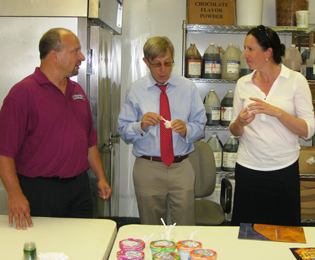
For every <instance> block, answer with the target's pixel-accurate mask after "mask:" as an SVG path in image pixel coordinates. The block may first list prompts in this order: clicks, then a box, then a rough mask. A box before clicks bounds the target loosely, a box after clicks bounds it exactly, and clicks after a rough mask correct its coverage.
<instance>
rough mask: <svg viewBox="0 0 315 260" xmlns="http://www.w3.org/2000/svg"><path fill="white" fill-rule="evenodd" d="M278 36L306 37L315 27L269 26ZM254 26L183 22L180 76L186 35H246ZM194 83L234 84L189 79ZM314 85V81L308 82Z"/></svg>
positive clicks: (183, 71) (314, 30)
mask: <svg viewBox="0 0 315 260" xmlns="http://www.w3.org/2000/svg"><path fill="white" fill-rule="evenodd" d="M269 27H270V28H271V29H272V30H274V31H276V32H277V33H278V34H280V35H292V34H294V35H299V36H300V35H308V34H314V33H315V27H308V28H298V27H296V26H269ZM252 28H255V26H236V25H204V24H187V22H186V20H184V21H183V42H182V43H183V44H182V45H183V46H182V75H183V76H184V75H185V52H186V49H187V33H208V34H246V33H247V32H248V31H249V30H250V29H252ZM191 80H192V81H193V82H195V83H236V81H235V80H224V79H219V80H214V79H201V78H200V79H199V78H198V79H196V78H194V79H191ZM309 84H315V80H312V81H309Z"/></svg>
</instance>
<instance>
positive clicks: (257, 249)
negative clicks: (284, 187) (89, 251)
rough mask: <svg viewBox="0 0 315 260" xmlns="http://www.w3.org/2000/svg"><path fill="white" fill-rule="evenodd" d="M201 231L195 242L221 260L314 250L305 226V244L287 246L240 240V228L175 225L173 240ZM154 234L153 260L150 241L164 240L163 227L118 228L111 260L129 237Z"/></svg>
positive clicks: (288, 258)
mask: <svg viewBox="0 0 315 260" xmlns="http://www.w3.org/2000/svg"><path fill="white" fill-rule="evenodd" d="M196 230H198V232H197V233H196V235H195V236H194V238H193V239H194V240H197V241H200V242H201V243H202V245H203V248H207V249H212V250H214V251H216V252H217V254H218V259H220V260H232V259H233V260H234V259H235V260H253V259H255V260H260V259H262V260H266V259H268V260H274V259H277V260H282V259H283V260H294V259H296V258H295V257H294V256H293V254H292V253H291V250H290V248H304V247H315V227H304V232H305V237H306V242H307V243H306V244H304V243H285V242H273V241H256V240H244V239H238V232H239V227H226V226H222V227H205V226H175V227H174V229H173V232H172V234H171V240H173V241H174V242H178V241H180V240H184V239H189V237H190V235H191V233H192V232H195V231H196ZM152 233H154V236H153V237H152V238H150V239H149V240H148V241H147V243H146V247H145V250H144V253H145V260H151V259H152V256H151V251H150V245H149V244H150V242H151V241H153V240H158V239H161V234H163V233H164V227H163V226H154V225H126V226H123V227H121V228H120V229H119V231H118V234H117V237H116V240H115V243H114V246H113V249H112V252H111V254H110V257H109V260H116V259H117V257H116V253H117V251H118V250H119V241H120V240H122V239H126V238H140V239H142V238H143V237H144V236H145V235H146V236H147V237H148V236H150V235H151V234H152Z"/></svg>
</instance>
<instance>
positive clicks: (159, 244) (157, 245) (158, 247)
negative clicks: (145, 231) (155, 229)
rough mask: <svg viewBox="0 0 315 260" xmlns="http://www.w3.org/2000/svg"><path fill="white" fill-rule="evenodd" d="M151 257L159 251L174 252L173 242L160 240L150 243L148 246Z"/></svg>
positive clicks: (174, 245)
mask: <svg viewBox="0 0 315 260" xmlns="http://www.w3.org/2000/svg"><path fill="white" fill-rule="evenodd" d="M150 248H151V252H152V256H153V255H154V254H155V253H157V252H161V251H175V249H176V244H175V242H173V241H170V240H167V239H162V240H155V241H152V242H151V244H150Z"/></svg>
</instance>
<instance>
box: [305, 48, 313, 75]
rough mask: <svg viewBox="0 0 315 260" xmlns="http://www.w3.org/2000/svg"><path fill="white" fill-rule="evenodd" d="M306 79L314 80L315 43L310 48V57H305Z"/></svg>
mask: <svg viewBox="0 0 315 260" xmlns="http://www.w3.org/2000/svg"><path fill="white" fill-rule="evenodd" d="M306 79H308V80H315V44H313V47H312V48H311V54H310V58H309V59H306Z"/></svg>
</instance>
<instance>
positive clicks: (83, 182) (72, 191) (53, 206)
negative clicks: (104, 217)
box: [18, 171, 93, 218]
mask: <svg viewBox="0 0 315 260" xmlns="http://www.w3.org/2000/svg"><path fill="white" fill-rule="evenodd" d="M18 178H19V181H20V185H21V188H22V191H23V193H24V195H25V196H26V198H27V200H28V201H29V203H30V208H31V216H40V217H68V218H92V217H93V204H92V199H91V190H90V181H89V177H88V174H87V172H86V171H85V172H83V173H81V174H79V175H78V176H76V177H73V178H69V179H51V178H43V177H37V178H29V177H25V176H23V175H20V174H18Z"/></svg>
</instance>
